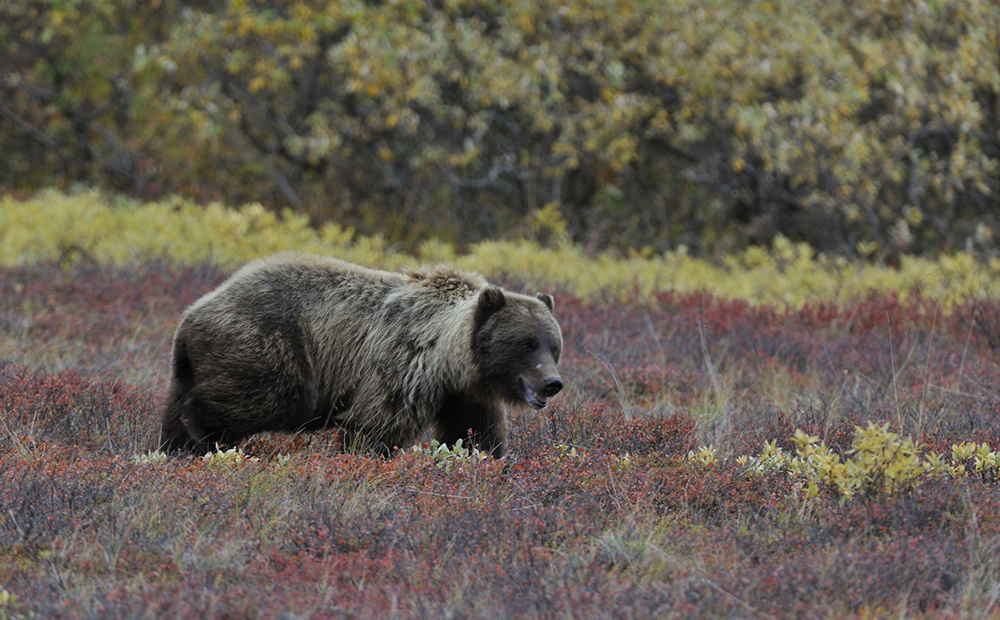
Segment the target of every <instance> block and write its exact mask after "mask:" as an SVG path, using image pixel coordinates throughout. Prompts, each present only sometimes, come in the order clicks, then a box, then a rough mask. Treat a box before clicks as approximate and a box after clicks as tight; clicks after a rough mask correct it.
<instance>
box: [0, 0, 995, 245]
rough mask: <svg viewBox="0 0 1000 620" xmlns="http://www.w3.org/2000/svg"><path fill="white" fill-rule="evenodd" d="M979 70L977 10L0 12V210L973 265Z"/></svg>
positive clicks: (781, 6)
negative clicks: (224, 214) (6, 200)
mask: <svg viewBox="0 0 1000 620" xmlns="http://www.w3.org/2000/svg"><path fill="white" fill-rule="evenodd" d="M998 54H1000V6H998V3H997V2H995V1H989V0H939V1H936V0H880V1H879V2H867V1H865V2H861V1H857V0H842V1H839V2H833V3H830V2H824V1H820V0H794V1H793V0H769V1H758V2H749V3H744V2H733V1H732V0H698V1H697V2H695V1H693V0H671V1H670V2H660V1H647V0H581V1H577V2H573V3H564V2H555V1H548V0H541V1H540V0H530V1H529V0H508V1H504V2H498V1H492V0H427V1H419V0H414V1H408V0H399V1H391V0H385V1H361V0H343V1H328V0H300V1H279V0H228V1H225V2H223V1H220V0H216V1H213V0H203V1H190V2H181V1H179V0H143V1H140V0H6V1H5V2H3V3H2V4H0V191H4V192H8V193H9V192H14V193H18V192H25V193H27V192H33V191H35V190H37V189H39V188H42V187H51V186H66V185H69V184H73V183H84V184H87V185H91V186H97V187H101V188H104V189H110V190H113V191H117V192H123V193H127V194H130V195H133V196H136V197H139V198H143V199H154V198H159V197H161V196H163V195H165V194H172V193H177V194H182V195H184V196H188V197H191V198H194V199H196V200H199V201H204V202H207V201H210V200H222V201H224V202H226V203H228V204H234V205H235V204H241V203H246V202H261V203H262V204H264V205H265V206H268V207H271V208H274V209H275V210H280V209H282V208H286V207H290V208H292V209H293V210H294V211H297V212H299V213H301V214H304V215H307V216H308V217H309V218H310V220H311V221H312V222H313V223H315V224H324V223H327V222H336V223H338V224H339V225H342V226H345V227H352V228H354V229H356V230H357V231H359V232H360V233H363V234H375V233H377V234H380V235H382V236H383V237H384V238H385V239H386V240H387V241H388V242H389V243H393V244H398V245H399V246H400V247H403V248H409V247H414V246H415V245H416V244H418V243H419V242H422V241H425V240H427V239H429V238H439V239H441V240H443V241H446V242H454V243H459V244H465V243H473V242H476V241H481V240H483V239H489V238H498V237H500V238H513V237H531V238H534V239H536V240H537V241H540V242H542V243H563V242H565V241H566V240H570V241H573V242H575V243H577V244H579V245H580V246H581V247H583V248H584V249H586V250H592V251H597V250H606V249H612V250H614V249H633V250H640V251H644V252H646V253H660V252H664V251H667V250H673V249H676V248H678V247H680V246H685V247H686V248H688V250H689V251H691V252H692V253H693V254H699V255H719V254H722V253H726V252H730V251H733V250H736V249H741V248H744V247H747V246H749V245H768V244H770V243H771V242H772V241H773V240H774V239H776V238H779V236H780V237H781V238H786V239H789V240H791V241H793V242H805V243H808V244H810V245H811V246H812V247H813V248H815V249H817V250H819V251H822V252H831V253H839V254H844V255H847V256H855V257H856V256H866V257H880V258H890V259H891V258H892V257H893V256H895V255H898V254H900V253H928V252H930V253H937V252H954V251H958V250H965V251H969V250H973V251H976V252H982V253H985V254H989V255H991V256H992V255H995V254H996V251H995V247H996V243H997V239H996V234H997V231H998V230H1000V221H998V220H1000V209H997V208H996V206H997V199H996V193H997V191H998V189H1000V187H998V185H1000V177H998V169H997V164H998V159H1000V133H998V130H1000V119H998V95H1000V58H998Z"/></svg>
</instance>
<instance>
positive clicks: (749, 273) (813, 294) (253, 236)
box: [0, 191, 1000, 307]
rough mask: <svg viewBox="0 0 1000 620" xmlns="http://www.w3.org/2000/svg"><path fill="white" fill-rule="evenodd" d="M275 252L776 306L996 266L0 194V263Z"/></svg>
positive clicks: (925, 288) (993, 284) (947, 278)
mask: <svg viewBox="0 0 1000 620" xmlns="http://www.w3.org/2000/svg"><path fill="white" fill-rule="evenodd" d="M549 215H552V214H549ZM552 217H555V216H552ZM278 251H299V252H314V253H317V254H324V255H329V256H336V257H339V258H342V259H344V260H347V261H351V262H355V263H359V264H362V265H367V266H370V267H379V268H384V269H398V268H399V267H401V266H403V265H406V264H415V263H417V262H432V263H435V262H450V263H454V264H455V265H456V266H457V267H459V268H463V269H470V270H474V271H479V272H481V273H483V274H484V275H485V276H487V277H488V278H496V277H498V276H503V275H508V276H511V277H512V278H514V279H518V280H525V281H528V282H530V283H532V284H533V285H534V286H537V287H539V288H542V287H549V288H557V289H564V290H566V291H569V292H571V293H573V294H575V295H577V296H579V297H581V298H584V299H587V300H593V299H605V300H613V299H621V298H624V297H627V296H633V295H639V296H640V297H642V296H649V295H651V294H653V293H656V292H660V291H679V292H695V291H702V290H705V291H708V292H710V293H712V294H714V295H717V296H720V297H725V298H730V299H743V300H746V301H748V302H750V303H754V304H757V303H768V304H773V305H776V306H779V307H785V306H790V307H801V306H803V305H804V304H806V303H809V302H841V303H845V302H850V301H852V300H855V299H857V298H859V297H864V296H867V295H870V294H871V293H872V292H873V291H874V292H878V293H888V292H897V293H898V294H899V295H900V297H901V298H905V297H906V296H908V295H910V294H912V293H913V292H916V291H919V292H920V294H921V295H923V296H924V297H925V298H928V299H934V300H939V301H941V302H943V303H944V304H945V305H946V306H948V305H950V304H954V303H956V302H961V301H964V300H966V299H969V298H980V297H981V298H992V299H997V298H1000V278H997V275H998V273H1000V261H992V262H990V263H989V264H982V263H980V262H977V261H976V260H975V259H974V258H973V257H972V256H971V255H969V254H963V253H959V254H955V255H953V256H944V257H941V258H940V259H938V260H930V259H925V258H919V257H909V256H904V257H902V259H901V261H900V265H899V268H898V269H890V268H886V267H880V266H878V265H872V264H868V263H851V262H849V261H846V260H844V259H839V258H833V259H831V258H829V257H825V256H822V255H820V256H816V255H814V253H813V251H812V249H811V248H809V247H808V246H806V245H802V244H793V243H791V242H789V241H788V240H786V239H783V238H779V239H778V240H777V241H776V242H775V244H774V247H773V248H770V249H764V248H750V249H749V250H747V251H745V252H742V253H739V254H735V255H732V256H730V257H729V258H727V259H725V260H724V261H722V263H721V264H713V263H710V262H707V261H704V260H700V259H696V258H693V257H691V256H689V255H688V254H687V252H686V251H685V250H684V248H680V249H678V250H676V251H671V252H666V253H664V254H660V255H651V256H648V257H647V256H642V255H640V254H634V255H632V256H630V257H628V258H624V259H622V258H615V257H613V256H611V255H609V254H600V255H597V256H589V255H587V254H585V253H584V252H583V251H582V250H581V249H580V248H578V247H576V246H574V245H572V244H570V243H569V242H567V241H566V240H565V238H564V237H563V238H561V240H557V242H556V243H555V244H554V245H552V246H542V245H540V244H538V243H537V242H534V241H528V240H522V241H485V242H482V243H479V244H476V245H473V246H471V247H470V248H468V251H467V252H466V253H465V254H462V255H458V254H457V253H456V251H455V248H454V247H453V246H451V245H449V244H446V243H443V242H440V241H431V242H428V243H425V244H424V245H423V246H421V249H420V257H419V259H416V258H413V257H409V256H405V255H402V254H400V253H398V252H396V251H394V250H393V249H392V248H390V247H388V246H387V245H386V243H385V241H384V240H383V239H382V238H381V237H362V236H358V235H355V234H354V231H352V230H350V229H344V228H342V227H340V226H337V225H336V224H327V225H325V226H324V227H322V228H321V229H319V230H317V229H315V228H313V227H311V226H310V225H309V221H308V219H307V218H306V217H305V216H302V215H297V214H295V213H292V212H291V211H287V210H286V211H285V212H283V213H282V214H281V215H280V216H278V215H275V214H274V213H272V212H270V211H268V210H266V209H264V208H263V207H261V206H260V205H257V204H251V205H245V206H243V207H240V208H238V209H230V208H226V207H224V206H222V205H221V204H217V203H213V204H210V205H208V206H199V205H196V204H194V203H192V202H189V201H186V200H184V199H181V198H169V199H165V200H162V201H159V202H154V203H147V204H140V203H137V202H133V201H126V200H115V199H111V198H108V197H107V196H104V195H102V194H100V193H97V192H93V191H88V192H79V193H74V194H68V195H67V194H63V193H59V192H55V191H47V192H43V193H40V194H39V195H37V196H36V197H34V198H32V199H30V200H25V201H19V200H15V199H13V198H11V197H9V196H6V197H3V198H0V264H3V265H15V264H23V263H31V262H37V261H43V260H52V259H54V260H59V261H63V262H67V263H68V262H73V261H79V260H92V261H97V262H101V263H114V264H127V263H129V262H134V261H139V260H143V259H146V258H151V257H160V258H166V259H169V260H172V261H176V262H180V263H194V262H201V261H210V262H213V263H216V264H219V265H222V266H224V267H228V268H235V267H236V266H238V265H240V264H242V263H245V262H247V261H249V260H251V259H254V258H257V257H260V256H264V255H267V254H271V253H273V252H278Z"/></svg>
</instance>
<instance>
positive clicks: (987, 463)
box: [951, 441, 1000, 482]
mask: <svg viewBox="0 0 1000 620" xmlns="http://www.w3.org/2000/svg"><path fill="white" fill-rule="evenodd" d="M951 456H952V461H954V463H955V467H958V468H961V469H962V471H965V470H966V469H967V468H966V464H967V463H968V462H969V461H970V460H971V461H972V471H974V472H975V473H976V475H977V476H979V477H980V478H982V479H983V481H984V482H995V481H997V479H1000V452H995V451H992V450H990V445H989V444H988V443H985V442H984V443H980V444H977V443H976V442H974V441H967V442H965V443H961V444H956V445H954V446H952V447H951Z"/></svg>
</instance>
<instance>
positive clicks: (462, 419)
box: [434, 396, 507, 458]
mask: <svg viewBox="0 0 1000 620" xmlns="http://www.w3.org/2000/svg"><path fill="white" fill-rule="evenodd" d="M434 427H435V429H434V438H435V439H437V440H438V441H439V442H441V443H443V444H448V445H453V444H454V443H455V442H457V441H458V440H459V439H461V440H462V442H463V443H466V442H471V443H472V444H473V445H476V446H478V447H479V449H480V450H482V451H484V452H488V453H490V454H492V455H493V456H494V457H496V458H500V457H502V456H503V455H504V454H505V453H506V451H507V416H506V414H504V412H503V411H502V410H501V409H500V407H498V406H497V405H495V404H492V403H489V404H486V403H479V402H475V401H473V400H471V399H468V398H463V397H461V396H449V397H448V398H446V399H445V402H444V404H443V405H442V407H441V410H440V411H439V412H438V415H437V419H436V420H435V421H434Z"/></svg>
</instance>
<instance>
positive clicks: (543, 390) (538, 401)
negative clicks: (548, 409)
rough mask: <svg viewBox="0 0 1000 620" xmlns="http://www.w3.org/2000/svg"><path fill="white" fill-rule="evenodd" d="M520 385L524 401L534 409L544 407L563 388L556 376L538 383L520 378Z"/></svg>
mask: <svg viewBox="0 0 1000 620" xmlns="http://www.w3.org/2000/svg"><path fill="white" fill-rule="evenodd" d="M521 384H522V387H523V389H524V400H525V401H526V402H527V403H528V404H529V405H531V406H532V407H534V408H535V409H541V408H543V407H545V405H546V403H547V401H548V399H549V398H550V397H552V396H555V395H556V394H558V393H559V390H561V389H562V387H563V384H562V380H561V379H560V378H559V376H558V375H557V376H554V377H549V378H547V379H544V380H541V381H540V382H538V383H535V382H534V381H530V380H526V379H524V378H522V379H521Z"/></svg>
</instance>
